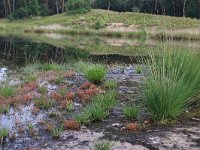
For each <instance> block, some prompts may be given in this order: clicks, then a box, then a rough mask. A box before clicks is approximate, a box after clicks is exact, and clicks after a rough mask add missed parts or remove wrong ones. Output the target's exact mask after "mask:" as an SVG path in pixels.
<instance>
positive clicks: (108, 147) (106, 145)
mask: <svg viewBox="0 0 200 150" xmlns="http://www.w3.org/2000/svg"><path fill="white" fill-rule="evenodd" d="M112 147H113V143H111V142H104V141H103V142H97V143H96V144H95V145H94V149H95V150H112Z"/></svg>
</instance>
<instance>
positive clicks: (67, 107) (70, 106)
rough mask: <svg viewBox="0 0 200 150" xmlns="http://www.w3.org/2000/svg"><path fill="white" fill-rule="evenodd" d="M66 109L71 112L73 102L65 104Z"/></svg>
mask: <svg viewBox="0 0 200 150" xmlns="http://www.w3.org/2000/svg"><path fill="white" fill-rule="evenodd" d="M66 110H67V111H69V112H72V111H73V110H74V103H73V102H70V103H69V104H68V105H67V106H66Z"/></svg>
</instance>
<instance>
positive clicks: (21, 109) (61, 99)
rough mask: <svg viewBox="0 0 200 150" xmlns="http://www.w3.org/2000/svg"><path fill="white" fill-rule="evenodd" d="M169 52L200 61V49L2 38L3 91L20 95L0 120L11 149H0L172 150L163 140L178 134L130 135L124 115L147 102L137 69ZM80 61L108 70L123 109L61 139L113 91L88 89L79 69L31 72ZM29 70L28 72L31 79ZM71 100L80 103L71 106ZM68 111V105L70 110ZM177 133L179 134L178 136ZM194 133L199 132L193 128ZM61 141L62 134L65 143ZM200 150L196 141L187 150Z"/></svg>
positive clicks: (189, 44) (140, 42) (195, 45)
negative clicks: (109, 148)
mask: <svg viewBox="0 0 200 150" xmlns="http://www.w3.org/2000/svg"><path fill="white" fill-rule="evenodd" d="M163 48H166V49H174V48H176V49H187V50H190V51H194V52H195V53H197V54H198V53H199V50H200V43H199V42H198V41H173V40H171V41H170V40H169V41H150V40H145V39H119V38H106V37H105V38H103V37H96V36H95V37H85V36H68V35H59V34H28V33H26V34H22V33H20V34H19V33H0V84H2V85H4V84H5V83H6V84H8V85H9V86H11V87H16V91H15V93H13V96H11V97H8V98H7V99H6V101H7V102H5V101H4V100H5V99H3V98H2V97H0V105H1V106H2V108H3V107H4V103H6V104H7V103H9V105H10V107H8V108H6V109H5V110H1V111H3V113H1V114H0V127H6V128H9V136H8V137H7V138H5V139H4V141H2V140H1V139H0V141H1V142H3V143H4V144H3V145H1V146H0V149H11V150H12V149H24V150H25V149H31V148H33V149H42V148H43V149H72V148H74V147H76V148H77V149H93V147H94V143H95V142H96V141H98V140H99V139H101V140H109V141H117V142H116V143H115V146H114V147H115V148H116V150H117V149H119V150H120V149H125V148H127V149H157V148H158V147H159V148H163V147H164V146H163V147H162V142H166V143H169V141H167V140H166V139H165V138H164V139H160V137H163V136H164V135H165V134H166V133H165V131H166V130H167V131H168V133H167V135H169V136H170V134H172V133H170V132H171V130H170V129H166V128H160V127H157V128H155V127H150V128H148V129H147V130H146V129H144V130H143V129H142V130H139V131H138V132H129V131H127V130H125V129H124V128H125V127H127V126H126V124H127V123H128V121H127V120H126V119H125V118H124V116H123V113H122V107H123V106H125V105H127V104H130V103H135V104H138V103H140V100H141V97H140V93H139V87H140V85H141V83H142V82H143V81H142V80H143V74H142V72H140V71H139V70H138V68H137V67H138V66H142V64H141V61H140V58H141V57H148V53H149V52H153V53H157V52H158V51H159V50H160V49H163ZM80 60H81V61H84V62H91V63H96V62H100V63H103V64H104V65H106V66H107V68H108V70H107V74H106V77H105V82H108V83H109V81H116V82H117V83H116V84H117V88H116V91H117V95H118V96H117V97H118V101H119V102H118V103H117V105H116V106H114V107H113V109H112V111H111V110H110V111H109V115H108V116H107V117H106V118H104V119H103V121H101V122H98V121H97V122H93V123H91V122H92V121H91V122H89V123H88V124H87V125H85V126H81V130H80V131H73V130H65V131H62V132H61V131H60V130H62V129H61V128H63V127H61V124H64V123H63V122H65V121H66V120H68V119H71V118H73V117H74V114H75V115H77V114H79V113H80V112H81V111H82V109H84V108H85V107H86V105H87V103H86V102H87V100H88V99H87V98H88V97H87V96H91V95H92V94H98V93H101V92H102V91H106V85H104V84H103V85H101V84H100V85H98V84H97V85H95V84H92V83H88V82H87V80H86V78H85V77H84V76H83V74H81V73H80V72H78V71H77V70H76V68H75V69H74V68H72V69H71V68H70V70H64V69H62V67H63V66H57V67H60V68H61V69H59V68H57V70H56V71H55V70H48V71H41V70H40V71H38V70H37V71H35V70H31V69H32V68H31V67H30V64H36V65H37V63H38V64H39V63H52V62H55V63H59V64H68V63H72V62H79V61H80ZM27 66H29V67H28V68H27ZM33 66H34V65H33ZM64 67H66V66H65V65H64ZM24 68H26V69H25V70H26V71H27V72H23V71H24V70H23V69H24ZM65 69H66V68H65ZM60 77H61V78H62V79H61V78H60ZM110 84H111V83H110ZM112 84H113V83H112ZM112 84H111V85H109V86H112ZM113 86H114V85H113ZM1 87H3V86H1ZM66 89H67V90H66ZM63 92H64V95H63ZM10 93H11V92H10ZM11 94H12V93H11ZM111 95H112V94H111ZM69 97H70V99H72V101H70V102H71V103H70V105H69V104H68V102H69V101H68V98H69ZM52 100H55V101H52ZM65 100H67V104H66V103H65V102H66V101H65ZM18 101H19V103H18ZM85 101H86V102H85ZM63 104H64V105H66V106H65V107H64V108H63V107H62V106H63ZM47 107H48V108H47ZM69 109H70V110H72V111H73V112H71V111H70V110H69ZM141 111H142V115H141V116H140V122H139V123H140V125H142V126H146V125H147V126H148V125H149V124H148V123H149V122H150V121H149V120H148V119H147V118H146V116H148V114H147V113H146V112H145V109H144V108H142V110H141ZM147 120H148V121H147ZM139 123H138V124H139ZM193 124H197V123H196V122H194V123H193ZM133 126H134V124H131V126H129V127H131V128H133ZM197 126H198V125H197ZM73 127H74V126H73ZM179 127H180V126H179ZM74 128H75V127H74ZM127 128H128V127H127ZM184 129H185V130H187V129H186V128H184ZM195 129H196V128H194V130H195ZM175 130H176V131H175V132H178V129H176V128H175ZM185 130H184V131H185ZM188 130H189V129H188ZM190 130H192V132H193V128H190ZM56 134H59V137H60V139H59V140H58V139H57V137H58V136H56ZM133 134H134V136H133ZM183 134H185V133H184V132H183ZM55 136H56V138H55ZM173 136H174V137H172V138H174V139H178V138H181V140H187V139H185V138H183V139H182V137H179V136H177V135H173ZM197 136H198V135H197ZM53 137H54V138H53ZM193 137H195V135H191V138H193ZM158 138H159V140H158ZM169 139H170V138H168V140H169ZM158 141H159V142H158ZM170 142H171V141H170ZM183 143H185V142H182V143H181V144H180V147H181V146H183V145H182V144H183ZM196 143H197V142H194V141H190V142H189V143H186V144H185V145H184V146H186V147H187V146H190V145H195V144H196ZM187 144H188V145H187ZM169 147H170V146H169ZM172 147H173V146H172ZM172 147H170V148H172Z"/></svg>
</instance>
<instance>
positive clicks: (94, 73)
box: [81, 64, 107, 83]
mask: <svg viewBox="0 0 200 150" xmlns="http://www.w3.org/2000/svg"><path fill="white" fill-rule="evenodd" d="M81 70H82V72H83V75H84V76H85V78H86V79H87V80H89V81H90V82H93V83H99V82H101V81H102V80H103V79H104V77H105V75H106V72H107V71H106V67H105V66H104V65H102V64H90V65H85V64H83V65H82V66H81Z"/></svg>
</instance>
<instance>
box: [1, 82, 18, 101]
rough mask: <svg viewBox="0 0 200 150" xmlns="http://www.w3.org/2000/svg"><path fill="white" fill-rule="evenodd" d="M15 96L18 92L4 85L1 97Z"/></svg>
mask: <svg viewBox="0 0 200 150" xmlns="http://www.w3.org/2000/svg"><path fill="white" fill-rule="evenodd" d="M15 94H16V90H15V88H14V87H11V86H8V85H4V86H3V87H1V88H0V95H1V96H3V97H4V98H8V97H11V96H14V95H15Z"/></svg>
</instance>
